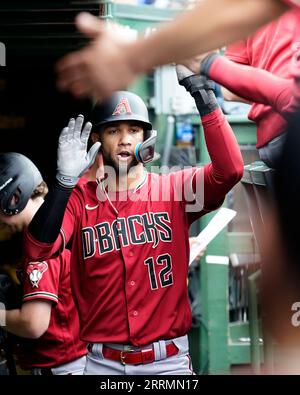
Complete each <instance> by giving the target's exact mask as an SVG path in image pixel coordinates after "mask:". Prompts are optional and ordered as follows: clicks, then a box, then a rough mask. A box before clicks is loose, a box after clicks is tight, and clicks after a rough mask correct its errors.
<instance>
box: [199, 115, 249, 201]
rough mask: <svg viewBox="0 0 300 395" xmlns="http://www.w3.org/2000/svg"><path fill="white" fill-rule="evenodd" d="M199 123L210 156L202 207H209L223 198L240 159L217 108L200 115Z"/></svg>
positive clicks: (239, 172) (238, 171)
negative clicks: (202, 115) (209, 112)
mask: <svg viewBox="0 0 300 395" xmlns="http://www.w3.org/2000/svg"><path fill="white" fill-rule="evenodd" d="M202 126H203V130H204V134H205V141H206V146H207V150H208V153H209V156H210V158H211V163H210V164H209V165H206V166H205V169H204V207H205V208H210V207H212V206H215V204H218V203H219V202H220V201H223V199H224V197H225V195H226V194H227V193H228V192H229V191H230V190H231V189H232V188H233V186H234V185H235V184H236V183H237V182H238V181H239V180H240V179H241V177H242V176H243V172H244V163H243V158H242V154H241V151H240V148H239V145H238V143H237V141H236V138H235V136H234V133H233V131H232V129H231V127H230V125H229V124H228V122H227V120H226V118H225V116H224V114H223V113H222V112H221V110H220V109H218V110H216V111H214V112H213V113H211V114H208V115H207V116H205V117H202ZM195 182H197V177H196V178H195ZM199 182H201V179H200V180H199Z"/></svg>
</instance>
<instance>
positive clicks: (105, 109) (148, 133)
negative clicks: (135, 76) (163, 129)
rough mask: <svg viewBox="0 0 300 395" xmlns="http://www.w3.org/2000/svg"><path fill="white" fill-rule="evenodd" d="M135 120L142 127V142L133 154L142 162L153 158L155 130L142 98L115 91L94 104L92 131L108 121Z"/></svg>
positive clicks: (97, 129) (99, 128)
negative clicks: (107, 97)
mask: <svg viewBox="0 0 300 395" xmlns="http://www.w3.org/2000/svg"><path fill="white" fill-rule="evenodd" d="M122 121H137V122H138V123H140V124H141V126H142V127H143V129H144V142H143V143H139V144H138V145H137V146H136V147H135V156H136V158H137V160H138V161H140V162H142V163H148V162H151V161H152V160H153V159H154V158H155V151H154V149H155V142H156V136H157V132H156V130H153V129H152V124H151V122H150V121H149V115H148V110H147V107H146V105H145V103H144V102H143V100H142V99H141V98H140V97H139V96H137V95H136V94H134V93H132V92H128V91H117V92H115V93H113V95H112V96H111V97H110V98H109V99H108V100H106V101H105V102H104V103H100V104H96V105H95V107H94V109H93V111H92V114H91V122H92V125H93V128H92V132H99V130H101V128H102V127H103V126H105V125H106V124H108V123H110V122H122Z"/></svg>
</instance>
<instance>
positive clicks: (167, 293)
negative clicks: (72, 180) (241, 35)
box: [25, 110, 243, 346]
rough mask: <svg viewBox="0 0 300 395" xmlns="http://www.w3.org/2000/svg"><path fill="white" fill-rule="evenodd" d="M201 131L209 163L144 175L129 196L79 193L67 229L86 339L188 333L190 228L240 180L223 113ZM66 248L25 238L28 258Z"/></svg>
mask: <svg viewBox="0 0 300 395" xmlns="http://www.w3.org/2000/svg"><path fill="white" fill-rule="evenodd" d="M202 125H203V128H204V130H205V138H206V143H207V147H208V150H209V153H210V156H211V158H212V163H211V164H208V165H206V166H204V167H203V168H200V169H197V168H189V169H186V170H182V171H178V172H173V173H170V174H165V175H158V174H151V173H147V172H146V171H145V173H144V179H143V181H142V182H141V184H140V185H139V186H138V187H137V188H136V189H135V190H131V191H125V192H118V193H113V194H111V193H109V192H104V191H103V190H101V188H100V185H97V183H96V182H88V183H86V184H85V183H81V184H80V185H78V186H77V187H76V188H75V189H74V191H73V193H72V195H71V198H70V200H69V203H68V206H67V209H66V213H65V216H64V220H63V225H62V229H63V233H64V235H65V239H66V240H69V239H70V237H71V235H72V237H73V242H72V271H71V280H72V286H73V291H74V292H73V294H74V297H76V304H77V305H78V307H79V316H80V321H81V338H82V340H84V341H86V342H101V343H102V342H116V343H132V344H134V345H137V346H140V345H146V344H149V343H151V342H153V341H155V340H158V339H170V338H174V337H178V336H182V335H184V334H186V333H187V331H188V330H189V328H190V325H191V311H190V307H189V301H188V293H187V274H188V262H189V241H188V238H189V234H188V231H189V226H190V224H191V223H192V222H193V221H194V220H196V219H197V218H199V217H201V216H202V215H203V214H205V213H207V212H208V211H210V210H213V209H215V208H217V207H219V206H220V205H221V204H222V202H223V200H224V197H225V195H226V193H227V192H228V191H229V190H230V189H231V188H232V187H233V185H234V184H235V183H236V182H238V181H239V180H240V178H241V176H242V174H243V161H242V157H241V153H240V150H239V147H238V144H237V142H236V139H235V137H234V135H233V132H232V130H231V128H230V126H229V125H228V123H227V121H226V119H225V117H224V115H223V114H222V113H221V111H220V110H216V111H214V112H213V113H211V114H209V115H207V116H205V117H202ZM203 187H204V188H203ZM108 197H109V199H108ZM195 199H196V200H195ZM203 201H204V206H203V205H202V204H201V202H202V203H203ZM62 244H63V243H62V238H61V237H60V238H59V239H58V240H57V242H56V243H55V244H54V245H47V244H45V243H39V242H38V241H37V240H35V239H33V238H32V236H31V235H30V234H29V233H27V234H26V244H25V248H26V252H27V254H28V255H29V256H39V255H40V254H41V255H43V254H44V255H45V254H47V255H49V254H50V255H51V253H54V252H55V251H57V250H58V249H59V247H61V245H62Z"/></svg>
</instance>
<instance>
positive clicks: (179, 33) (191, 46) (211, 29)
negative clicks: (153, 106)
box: [128, 0, 286, 72]
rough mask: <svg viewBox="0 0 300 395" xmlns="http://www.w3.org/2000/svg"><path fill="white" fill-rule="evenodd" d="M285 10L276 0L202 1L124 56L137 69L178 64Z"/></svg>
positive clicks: (248, 30)
mask: <svg viewBox="0 0 300 395" xmlns="http://www.w3.org/2000/svg"><path fill="white" fill-rule="evenodd" d="M285 10H286V6H284V5H283V4H282V3H281V2H280V1H278V0H203V1H201V2H199V4H198V5H197V6H196V7H195V8H194V9H193V10H191V11H189V12H186V13H184V14H183V15H181V16H179V17H178V18H177V19H175V20H174V21H173V22H171V23H169V24H165V25H164V26H163V27H162V28H161V29H160V30H159V31H157V32H155V33H153V34H152V35H150V36H149V37H147V38H144V39H142V40H138V41H136V42H135V43H133V44H132V45H130V47H129V48H128V57H129V58H131V59H132V60H131V61H132V63H134V67H135V69H136V70H137V72H145V71H148V70H150V69H151V68H152V67H155V66H159V65H162V64H166V63H170V62H178V63H180V61H181V60H183V59H186V58H189V57H191V56H194V55H197V54H199V53H204V52H208V51H210V50H214V49H216V48H220V47H222V46H223V45H225V44H228V43H231V42H233V41H236V40H238V39H241V38H244V37H246V36H247V35H249V34H250V33H252V32H253V31H255V30H256V29H257V28H258V27H259V26H262V25H264V24H265V23H267V22H269V21H270V20H272V19H275V18H276V17H278V16H279V15H280V14H282V13H283V12H284V11H285ZM212 15H213V17H212ZM153 48H155V51H154V50H153Z"/></svg>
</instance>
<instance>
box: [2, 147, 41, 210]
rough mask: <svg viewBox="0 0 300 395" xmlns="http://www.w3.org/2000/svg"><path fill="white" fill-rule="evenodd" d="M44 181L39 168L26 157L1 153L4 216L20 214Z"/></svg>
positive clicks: (13, 153) (12, 153) (14, 153)
mask: <svg viewBox="0 0 300 395" xmlns="http://www.w3.org/2000/svg"><path fill="white" fill-rule="evenodd" d="M42 181H43V178H42V176H41V173H40V172H39V170H38V168H37V167H36V166H35V165H34V164H33V163H32V162H31V160H30V159H28V158H27V157H26V156H24V155H22V154H18V153H16V152H5V153H0V208H1V210H2V211H3V213H4V214H7V215H15V214H18V213H20V212H21V211H22V210H23V209H24V208H25V206H26V204H27V202H28V200H29V199H30V197H31V196H32V194H33V191H34V190H35V188H36V187H37V186H38V185H39V184H40V183H41V182H42ZM13 197H15V199H13Z"/></svg>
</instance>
